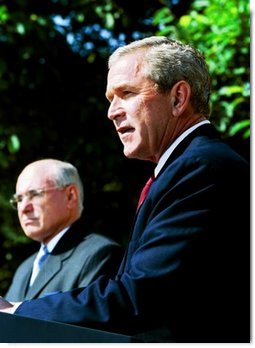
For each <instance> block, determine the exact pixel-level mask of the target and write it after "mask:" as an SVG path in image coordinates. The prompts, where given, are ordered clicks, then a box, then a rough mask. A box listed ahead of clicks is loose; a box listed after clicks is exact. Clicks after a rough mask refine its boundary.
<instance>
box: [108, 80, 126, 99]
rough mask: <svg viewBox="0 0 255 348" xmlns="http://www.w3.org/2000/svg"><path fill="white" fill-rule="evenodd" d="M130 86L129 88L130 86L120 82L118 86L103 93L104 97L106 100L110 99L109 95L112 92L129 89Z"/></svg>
mask: <svg viewBox="0 0 255 348" xmlns="http://www.w3.org/2000/svg"><path fill="white" fill-rule="evenodd" d="M131 87H132V86H130V84H128V83H126V82H120V83H119V84H117V85H115V86H113V87H111V88H109V89H108V90H107V91H106V92H105V96H106V98H107V99H109V98H110V97H111V95H112V94H113V92H118V91H120V90H123V89H126V88H131Z"/></svg>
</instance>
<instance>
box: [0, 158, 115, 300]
mask: <svg viewBox="0 0 255 348" xmlns="http://www.w3.org/2000/svg"><path fill="white" fill-rule="evenodd" d="M16 192H17V193H16V194H15V195H14V197H13V198H12V200H11V201H12V204H13V205H14V207H15V208H17V210H18V216H19V220H20V224H21V226H22V228H23V230H24V232H25V234H26V235H27V236H28V237H29V238H31V239H34V240H36V241H38V242H40V243H41V249H40V251H39V253H38V254H37V253H36V254H34V255H32V256H30V257H29V258H28V259H27V260H25V261H24V262H23V263H22V264H21V265H20V267H19V268H18V270H17V271H16V273H15V275H14V278H13V281H12V284H11V286H10V288H9V290H8V292H7V294H6V296H5V298H6V299H7V300H9V301H23V300H29V299H33V298H38V297H43V296H46V295H49V294H52V293H56V292H59V291H67V290H71V289H73V288H77V287H84V286H87V285H88V284H89V283H91V282H92V281H93V280H95V279H96V278H98V277H99V276H100V275H103V274H107V275H108V276H112V275H113V274H114V273H115V272H116V270H117V267H118V263H120V260H121V259H120V258H121V248H120V246H119V245H118V244H117V243H115V242H113V241H111V240H110V239H108V238H106V237H104V236H101V235H99V234H95V233H90V234H88V233H86V231H85V226H84V225H83V222H82V218H81V214H82V210H83V186H82V182H81V179H80V176H79V174H78V171H77V169H76V168H75V167H74V166H73V165H72V164H70V163H67V162H62V161H58V160H54V159H45V160H40V161H36V162H33V163H31V164H29V165H28V166H26V168H25V169H24V170H23V171H22V172H21V174H20V175H19V178H18V180H17V187H16ZM45 246H47V252H48V255H47V256H46V257H45V262H44V263H43V264H42V266H41V268H40V269H38V263H37V261H38V259H40V254H41V250H42V249H43V247H45ZM43 257H44V256H43Z"/></svg>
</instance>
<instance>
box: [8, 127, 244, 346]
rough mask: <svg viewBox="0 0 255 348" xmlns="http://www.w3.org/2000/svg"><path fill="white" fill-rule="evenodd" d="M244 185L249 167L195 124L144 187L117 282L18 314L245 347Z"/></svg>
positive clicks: (31, 305) (27, 306) (104, 281)
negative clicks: (234, 343)
mask: <svg viewBox="0 0 255 348" xmlns="http://www.w3.org/2000/svg"><path fill="white" fill-rule="evenodd" d="M249 181H250V178H249V166H248V163H247V162H246V161H245V160H243V159H242V158H241V157H240V156H239V155H237V154H236V153H235V152H234V151H232V150H231V149H230V148H229V147H228V146H227V145H225V144H223V143H222V142H221V141H220V140H219V139H218V137H217V136H216V135H215V133H214V129H213V127H212V126H211V125H204V126H201V127H199V128H198V129H197V130H195V131H194V132H193V133H192V134H190V135H189V136H188V137H187V138H186V139H185V140H184V141H183V142H182V143H181V144H180V145H179V146H178V147H177V148H176V150H175V151H174V153H173V154H172V155H171V156H170V158H169V160H168V161H167V163H166V164H165V166H164V168H163V170H162V171H161V173H160V174H159V176H158V177H157V178H156V180H155V182H154V183H153V185H152V186H151V189H150V191H149V194H148V196H147V198H146V200H145V201H144V203H143V205H142V206H141V208H140V210H139V212H138V214H137V216H136V219H135V222H134V227H133V232H132V237H131V240H130V243H129V245H128V248H127V252H126V255H125V257H124V258H123V261H122V264H121V266H120V269H119V271H118V274H117V275H116V278H115V279H114V280H112V279H108V278H107V277H100V278H99V279H98V280H96V281H95V282H93V283H92V284H90V285H89V286H88V287H86V288H85V289H75V290H73V291H72V292H66V293H62V294H57V295H53V296H49V297H47V298H44V299H39V300H35V301H28V302H24V303H23V304H22V305H21V306H20V307H19V308H18V309H17V310H16V312H15V313H16V314H18V315H24V316H31V317H35V318H41V319H47V320H55V321H63V322H68V323H72V324H77V325H84V326H89V327H94V328H98V329H104V330H109V331H116V332H122V333H126V334H129V335H136V334H137V335H139V336H140V337H143V338H145V339H146V340H147V341H154V342H157V341H168V342H171V341H176V342H249V340H250V336H249V335H250V334H249V326H250V324H249V305H250V302H249V297H250V279H249V266H250V257H249V249H250V247H249V241H250V232H249V220H250V219H249V211H250V205H249V189H250V187H249V186H250V185H249ZM77 299H78V300H79V301H77Z"/></svg>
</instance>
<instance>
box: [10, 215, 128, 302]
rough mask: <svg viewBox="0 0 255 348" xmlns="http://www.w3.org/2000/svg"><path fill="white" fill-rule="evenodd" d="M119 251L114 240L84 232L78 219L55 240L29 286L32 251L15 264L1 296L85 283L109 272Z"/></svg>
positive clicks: (27, 295)
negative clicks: (9, 281) (6, 288)
mask: <svg viewBox="0 0 255 348" xmlns="http://www.w3.org/2000/svg"><path fill="white" fill-rule="evenodd" d="M122 255H123V254H122V252H121V248H120V246H119V245H118V244H117V243H115V242H114V241H112V240H110V239H108V238H106V237H104V236H101V235H99V234H95V233H91V234H88V235H86V234H85V233H84V227H83V226H82V223H81V221H79V220H78V221H77V222H75V223H74V224H73V225H72V226H71V227H70V229H69V230H68V231H67V232H66V233H65V234H64V236H63V237H62V238H61V239H60V240H59V242H58V244H57V245H56V246H55V248H54V249H53V251H52V253H51V254H50V256H49V257H48V258H47V260H46V261H45V263H44V265H43V267H42V269H41V271H40V272H39V274H38V276H37V277H36V279H35V281H34V283H33V285H32V286H31V287H29V281H30V277H31V273H32V269H33V262H34V259H35V257H36V253H35V254H34V255H32V256H31V257H29V258H28V259H26V260H25V261H24V262H23V263H22V264H21V265H20V266H19V268H18V269H17V271H16V273H15V275H14V278H13V281H12V284H11V286H10V288H9V290H8V292H7V294H6V296H5V298H6V299H7V300H9V301H23V300H29V299H33V298H38V297H43V296H45V295H49V294H52V293H55V292H58V291H68V290H71V289H73V288H77V287H84V286H87V285H88V284H89V283H91V282H92V281H93V280H95V279H96V278H97V277H99V276H100V275H102V274H107V275H109V276H113V275H114V274H115V273H116V270H117V269H118V265H119V264H120V261H121V257H122Z"/></svg>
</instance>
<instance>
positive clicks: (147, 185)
mask: <svg viewBox="0 0 255 348" xmlns="http://www.w3.org/2000/svg"><path fill="white" fill-rule="evenodd" d="M153 181H154V176H151V177H150V178H149V180H148V181H147V182H146V184H145V186H144V188H143V189H142V192H141V194H140V198H139V201H138V204H137V208H136V212H137V211H138V209H139V208H140V206H141V205H142V204H143V201H144V200H145V198H146V196H147V194H148V192H149V189H150V187H151V184H152V183H153Z"/></svg>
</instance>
